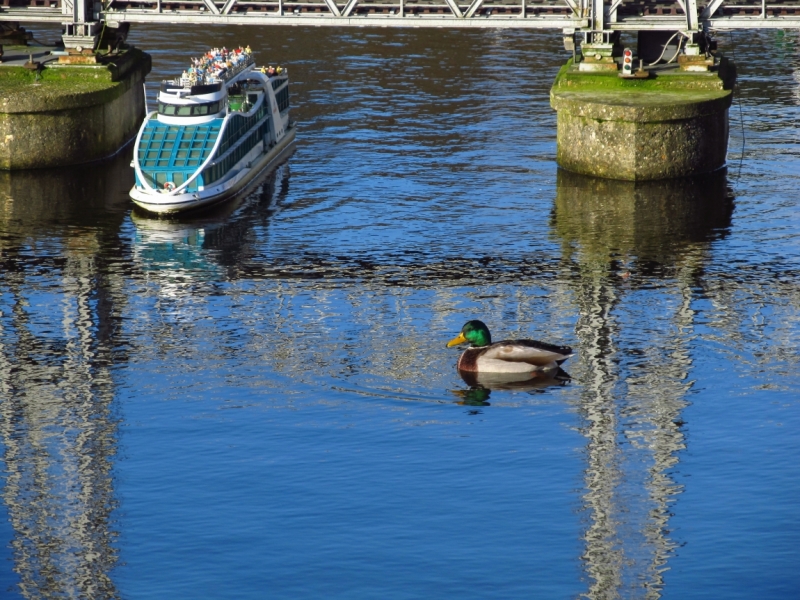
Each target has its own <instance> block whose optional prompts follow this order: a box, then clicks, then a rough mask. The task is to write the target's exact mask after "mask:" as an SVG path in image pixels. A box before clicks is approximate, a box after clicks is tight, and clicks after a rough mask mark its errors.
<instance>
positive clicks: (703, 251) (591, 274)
mask: <svg viewBox="0 0 800 600" xmlns="http://www.w3.org/2000/svg"><path fill="white" fill-rule="evenodd" d="M557 186H558V188H557V197H556V202H555V208H554V211H553V215H552V228H553V231H554V232H555V233H556V235H557V236H558V237H559V238H560V239H561V240H562V242H563V251H564V261H565V263H566V268H568V269H569V270H570V271H571V272H572V273H573V275H572V277H571V278H570V280H571V281H572V292H573V294H574V297H575V301H576V302H577V304H578V306H579V313H580V316H579V319H578V321H577V324H576V333H577V336H578V338H579V340H580V344H579V348H580V356H579V358H580V361H581V362H580V364H581V369H582V370H583V373H582V379H583V380H584V381H585V382H586V385H585V386H584V388H583V391H582V393H581V399H580V406H579V410H580V413H581V415H582V418H583V425H582V426H581V430H580V431H581V433H582V434H583V435H584V436H585V438H586V447H585V464H586V467H585V471H584V482H585V493H584V495H583V514H584V518H585V529H584V532H583V538H584V542H585V547H584V552H583V554H582V557H581V558H582V560H583V562H584V565H585V573H586V575H587V579H588V590H587V592H586V596H587V597H588V598H593V599H601V598H603V599H605V598H629V597H637V598H658V597H660V596H661V591H662V589H663V585H664V580H663V573H664V571H666V570H667V569H668V565H667V561H668V559H669V557H670V556H671V555H672V553H673V552H674V549H675V547H676V544H677V542H676V541H675V540H673V539H672V538H671V537H670V530H669V523H668V522H669V519H670V516H671V506H672V504H673V503H674V502H675V500H676V497H677V496H678V495H679V494H680V493H681V492H682V490H683V485H682V484H680V483H679V482H678V481H676V480H675V478H674V476H673V470H674V469H675V467H676V465H677V464H678V455H679V453H680V451H681V450H683V449H684V448H685V446H686V440H685V436H684V432H683V430H682V426H683V421H682V419H681V413H682V411H683V409H684V408H685V407H686V406H687V404H688V399H687V396H688V394H689V393H690V390H691V387H692V381H691V379H690V374H691V371H692V369H693V366H694V365H693V359H692V348H691V341H692V339H693V330H694V326H695V322H694V321H695V310H694V309H693V307H692V303H693V300H694V298H695V295H694V291H693V290H694V289H695V287H696V281H697V279H698V278H699V276H700V274H701V273H702V269H703V266H704V264H705V262H706V260H707V256H706V255H707V253H708V251H709V245H710V244H709V243H710V242H711V241H712V240H714V239H716V238H718V237H719V236H724V235H725V234H726V232H727V228H728V227H729V226H730V220H731V214H732V210H733V202H732V197H731V193H730V191H729V188H728V184H727V178H726V175H725V173H715V174H712V175H709V176H705V177H703V178H699V179H684V180H671V181H661V182H645V183H632V182H624V181H609V180H601V179H594V178H589V177H584V176H580V175H574V174H572V173H568V172H565V171H559V173H558V180H557ZM667 276H668V279H669V284H668V285H665V286H663V287H661V288H660V289H655V290H654V289H653V288H654V287H655V286H654V285H653V281H654V277H655V279H656V280H658V279H659V278H662V277H665V278H666V277H667ZM637 295H642V297H639V298H638V299H634V298H636V297H637ZM643 295H647V296H648V298H644V297H643ZM653 295H659V296H664V298H663V299H662V298H659V299H658V300H657V301H655V300H653V299H652V297H653ZM648 299H649V300H650V301H648ZM648 306H652V307H655V306H661V307H669V308H667V309H661V311H662V312H654V311H653V310H649V309H648Z"/></svg>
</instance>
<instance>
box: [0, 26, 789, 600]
mask: <svg viewBox="0 0 800 600" xmlns="http://www.w3.org/2000/svg"><path fill="white" fill-rule="evenodd" d="M274 29H275V28H272V29H270V28H264V29H262V28H258V29H246V28H219V29H218V30H215V31H216V32H218V36H217V38H218V39H219V41H218V42H215V43H214V44H213V45H222V44H226V45H228V46H232V45H234V44H235V43H249V44H251V45H252V46H254V47H258V48H259V49H260V50H259V51H261V52H264V54H267V52H269V53H270V55H276V58H277V61H280V62H289V67H290V73H291V75H292V85H293V87H292V94H293V96H292V97H293V103H294V106H295V107H296V109H295V113H294V116H295V117H296V118H297V119H298V121H299V122H300V123H301V132H300V134H299V139H298V149H297V152H296V154H295V155H293V156H292V157H291V158H290V159H289V160H288V162H287V163H285V164H283V165H281V166H280V167H279V168H278V169H276V170H275V171H274V172H272V173H270V174H267V175H266V176H265V177H264V179H263V180H262V181H261V182H260V184H259V186H258V187H257V189H255V190H254V191H253V192H252V193H250V194H247V195H246V196H243V197H242V198H239V199H238V200H237V201H236V202H232V203H229V204H226V205H224V206H222V207H220V208H218V209H216V210H214V211H211V212H207V213H203V214H199V215H193V216H190V217H180V218H173V219H155V218H151V217H149V216H147V215H144V214H141V213H139V212H136V211H134V210H132V209H131V205H130V202H129V200H128V198H127V191H128V189H129V187H130V185H131V184H132V181H133V178H132V173H131V170H130V167H129V165H128V163H129V160H130V154H129V152H130V150H128V151H127V152H126V153H123V154H121V155H120V156H119V157H117V158H116V159H114V160H112V161H110V162H108V163H105V164H103V165H94V166H91V167H81V168H78V169H70V170H64V171H48V172H41V173H38V172H37V173H14V174H7V173H6V174H2V173H0V262H1V264H2V271H0V385H2V389H1V391H2V399H1V402H0V416H1V417H2V419H1V420H0V444H2V451H3V461H4V472H3V476H4V479H3V487H2V498H3V505H4V507H5V511H6V513H7V517H8V525H5V526H4V525H2V524H0V534H2V537H0V541H2V543H3V544H5V546H4V548H3V549H2V550H0V560H2V559H7V560H2V564H0V581H2V584H3V586H4V589H7V590H9V593H10V594H11V595H12V597H14V595H18V596H21V597H24V598H39V597H87V598H98V597H125V598H164V597H187V598H200V597H230V596H231V595H234V596H236V597H242V598H261V597H263V596H264V594H265V593H267V592H265V590H267V591H268V593H269V594H270V595H271V597H275V598H320V597H325V598H348V599H351V598H374V597H381V598H409V597H435V596H442V595H444V596H448V597H449V596H455V595H458V596H459V597H464V598H468V597H476V598H477V597H508V598H523V597H546V598H562V597H588V598H593V599H597V600H600V599H606V598H658V597H662V596H663V597H669V596H672V597H680V598H684V597H691V596H692V594H693V593H694V591H696V590H703V589H710V590H714V593H715V594H717V592H718V594H717V595H719V596H720V597H726V598H734V597H739V598H746V597H751V596H752V594H751V593H750V592H752V590H754V589H755V590H759V591H762V590H766V592H765V594H764V595H763V596H764V597H769V598H783V597H787V596H788V591H789V590H793V589H796V585H795V584H796V583H798V580H797V575H796V574H793V572H794V566H795V565H794V564H793V562H792V561H791V560H790V557H791V556H793V554H791V549H792V548H793V547H794V545H795V544H794V542H796V539H795V537H796V536H794V533H795V532H796V528H794V529H793V528H792V527H791V526H787V525H786V524H787V523H792V522H796V521H797V519H796V517H797V516H798V515H797V513H796V502H795V498H796V495H797V493H798V488H797V481H798V480H800V477H798V475H800V474H798V471H797V469H798V467H797V464H798V462H797V460H796V457H797V453H798V451H799V450H798V447H797V442H796V440H795V437H794V436H793V435H792V433H791V432H792V431H795V430H796V429H797V427H798V426H800V423H798V418H797V416H796V414H797V403H796V398H797V397H798V391H800V381H799V380H798V375H797V373H798V372H800V370H798V368H797V367H798V366H800V356H798V353H797V349H796V347H795V346H796V344H795V343H794V340H795V339H796V337H797V333H798V330H800V323H798V320H797V315H798V314H800V295H799V294H798V286H797V277H798V276H800V273H798V269H799V268H800V267H798V265H799V264H800V250H798V247H797V244H796V240H797V237H798V232H800V223H798V221H797V218H796V214H797V212H796V208H797V201H796V194H795V195H794V196H793V195H792V194H794V192H795V190H796V182H797V173H798V172H800V169H798V168H797V165H798V154H797V152H796V141H795V142H793V143H790V141H788V140H789V138H790V137H791V136H789V135H788V134H787V129H788V128H790V126H791V125H790V123H793V122H794V121H793V120H792V119H794V116H795V115H797V103H796V97H795V92H796V89H794V88H792V89H789V90H788V91H787V89H786V88H784V87H780V86H779V87H780V89H778V88H775V97H774V102H775V106H777V107H778V108H779V109H780V111H783V112H782V113H781V114H783V113H785V115H784V117H782V118H783V119H784V120H783V121H781V122H780V123H777V124H776V120H775V119H773V120H771V121H770V122H769V123H765V122H762V121H759V120H758V119H756V118H755V117H754V116H753V117H749V118H751V119H752V120H753V122H752V124H749V122H747V123H748V124H747V126H748V127H750V129H748V132H751V131H754V130H755V131H761V129H760V128H762V127H766V128H769V129H771V130H774V132H775V134H774V135H773V136H772V137H770V139H767V137H766V136H765V137H764V138H761V139H758V137H757V136H756V140H755V141H754V142H753V144H758V145H757V146H755V148H756V149H754V150H752V151H751V153H748V154H747V156H746V157H745V158H744V160H743V162H742V168H741V170H738V169H737V171H736V173H735V174H734V173H725V172H719V173H715V174H712V175H710V176H707V177H703V178H697V179H688V180H677V181H667V182H655V183H637V184H633V183H627V182H617V181H606V180H597V179H592V178H586V177H582V176H577V175H574V174H570V173H567V172H563V171H559V170H557V169H556V167H555V165H554V162H553V160H554V151H555V144H554V135H555V133H554V132H555V119H554V116H553V114H552V111H551V110H550V108H549V106H548V105H547V90H548V89H549V85H550V83H551V82H552V78H553V76H554V74H555V70H556V69H557V67H558V65H559V64H560V62H561V57H559V56H557V55H556V54H554V53H553V51H552V50H553V48H555V47H557V44H559V43H560V37H559V36H554V37H552V38H548V37H543V36H531V35H530V34H527V33H522V32H463V33H455V32H430V31H423V30H420V31H403V32H396V31H386V32H375V31H368V32H367V31H365V32H353V31H346V32H336V31H332V30H324V31H323V30H313V29H304V28H297V29H295V28H292V29H291V30H288V31H280V32H279V33H280V35H277V34H276V32H275V30H274ZM136 35H138V36H139V39H140V40H141V42H142V43H146V45H147V46H148V49H151V48H152V49H153V53H154V57H155V59H156V62H155V65H156V71H155V73H154V75H153V76H152V77H151V79H152V80H157V79H158V78H159V77H160V76H162V75H165V74H172V73H173V72H174V70H175V67H176V65H183V62H184V55H185V54H186V53H187V52H188V53H189V54H190V55H191V53H192V52H194V53H197V52H199V50H200V49H202V48H203V47H205V46H206V45H208V44H209V40H208V36H207V35H205V34H203V35H199V34H198V33H197V32H194V33H193V32H191V31H188V30H186V29H184V28H180V29H179V28H149V29H147V30H145V29H143V28H142V29H140V30H139V31H138V33H136ZM770 35H772V34H770ZM771 40H772V38H770V37H769V36H768V35H767V34H763V35H760V36H756V37H755V38H753V40H749V43H753V44H756V47H757V48H760V46H758V45H759V44H761V45H764V46H766V47H767V48H769V47H771V46H770V44H771ZM137 43H138V42H137ZM759 51H761V50H759ZM780 51H781V52H783V53H784V55H786V56H792V54H791V53H788V54H787V50H786V39H785V38H782V42H781V45H780ZM737 53H741V52H739V51H737ZM787 60H788V59H787ZM742 64H743V77H745V78H746V77H747V76H748V75H747V65H748V64H749V62H748V61H743V63H742ZM768 66H769V68H772V69H773V70H774V69H777V67H776V64H775V63H770V65H768ZM794 68H795V69H796V68H797V67H796V65H795V67H794ZM771 76H772V77H773V78H779V77H781V76H782V75H780V73H779V72H778V71H773V72H772V75H771ZM754 77H755V78H756V79H758V76H757V75H754ZM787 77H791V76H790V75H787ZM759 81H760V80H759ZM742 85H743V86H746V83H743V84H742ZM772 89H773V86H771V85H762V83H759V84H758V85H757V86H755V87H754V88H751V90H750V91H746V92H745V98H746V99H747V98H749V97H751V96H753V95H755V96H757V98H755V99H753V102H754V103H755V102H756V100H757V101H758V102H761V101H762V100H764V99H765V98H766V101H772V99H771V98H772V97H771V96H769V94H770V93H772V92H771V91H770V90H772ZM765 95H766V96H765ZM750 114H752V113H750ZM787 119H788V120H787ZM732 130H733V128H732ZM792 144H794V145H792ZM732 148H733V143H732ZM764 149H766V150H764ZM762 150H764V152H767V153H771V156H776V157H780V160H777V159H776V160H773V161H771V162H770V161H764V160H763V157H762V155H761V154H762V152H761V151H762ZM732 152H733V150H732ZM466 318H481V319H482V320H485V321H486V322H487V323H489V324H490V327H491V328H492V331H493V333H494V332H496V334H497V336H498V339H500V336H501V335H502V337H505V338H514V337H535V338H536V339H543V340H550V341H554V342H558V343H567V344H570V345H571V346H572V347H573V348H574V349H575V350H576V356H575V357H574V358H571V359H570V362H569V363H567V364H565V366H566V367H568V371H569V374H568V375H567V374H566V373H565V372H563V371H560V372H558V373H554V374H551V375H548V376H545V375H542V374H537V375H534V376H531V377H529V378H526V379H523V380H509V379H507V378H499V377H491V376H489V377H487V376H485V375H478V376H470V375H462V376H461V377H459V374H458V373H457V372H456V371H455V369H454V365H455V361H456V357H457V354H452V353H446V352H443V351H442V346H443V344H444V342H445V341H446V340H447V339H449V338H451V337H452V332H453V331H457V330H458V327H460V326H461V324H462V323H463V322H464V321H465V320H466ZM454 400H455V403H456V404H457V405H458V406H453V404H454ZM678 498H680V502H678ZM4 527H5V528H4ZM723 547H724V548H727V549H729V551H727V552H719V549H720V548H723ZM751 548H757V549H758V552H759V556H764V557H765V558H764V559H763V560H761V561H760V562H759V559H757V557H756V558H753V557H751V558H748V559H745V558H743V556H746V553H747V552H749V551H750V549H751ZM476 556H479V557H480V559H479V560H476V559H475V557H476ZM787 557H788V558H787ZM389 572H391V577H389V576H388V575H387V573H389ZM732 574H733V575H732ZM6 582H10V583H6ZM231 582H236V584H235V586H233V585H232V584H231ZM697 595H699V594H697Z"/></svg>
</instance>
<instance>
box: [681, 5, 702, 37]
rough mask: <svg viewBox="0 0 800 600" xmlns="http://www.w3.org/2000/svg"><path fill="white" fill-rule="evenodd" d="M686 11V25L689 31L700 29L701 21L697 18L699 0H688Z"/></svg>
mask: <svg viewBox="0 0 800 600" xmlns="http://www.w3.org/2000/svg"><path fill="white" fill-rule="evenodd" d="M684 12H685V13H686V27H687V28H688V29H689V31H700V21H699V20H698V18H697V0H686V2H685V6H684Z"/></svg>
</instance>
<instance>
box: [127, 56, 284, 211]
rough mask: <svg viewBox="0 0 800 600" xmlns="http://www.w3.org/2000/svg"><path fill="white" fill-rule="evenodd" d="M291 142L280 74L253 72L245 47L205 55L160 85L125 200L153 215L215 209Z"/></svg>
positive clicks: (139, 142)
mask: <svg viewBox="0 0 800 600" xmlns="http://www.w3.org/2000/svg"><path fill="white" fill-rule="evenodd" d="M294 138H295V127H294V124H293V123H292V122H291V121H290V120H289V77H288V73H287V72H286V70H285V69H282V68H281V67H277V68H273V67H269V68H260V69H258V68H256V67H255V63H254V61H253V58H252V54H251V52H250V48H249V47H248V48H237V49H235V50H227V49H225V48H222V49H219V48H215V49H212V50H211V51H209V52H208V53H206V54H205V55H204V56H203V57H201V58H199V59H198V58H195V59H193V60H192V66H191V67H190V68H189V69H187V70H186V71H184V72H183V74H182V75H181V77H179V78H177V79H175V80H172V81H163V82H161V87H160V89H159V93H158V110H156V111H153V112H150V113H149V114H148V115H147V116H146V117H145V120H144V122H143V123H142V127H141V129H140V130H139V134H138V135H137V137H136V144H135V146H134V158H133V166H134V170H135V175H136V182H135V184H134V187H133V188H132V189H131V192H130V195H131V198H132V199H133V201H134V202H135V203H136V204H137V205H138V206H140V207H142V208H144V209H145V210H148V211H150V212H154V213H176V212H180V211H185V210H189V209H193V208H198V207H202V206H208V205H211V204H215V203H217V202H220V201H222V200H225V199H226V198H229V197H231V196H234V195H236V194H237V193H238V192H240V191H242V190H243V189H244V188H246V187H247V186H248V184H250V183H251V182H252V181H253V180H254V179H255V178H256V176H257V175H258V174H259V173H261V172H262V171H264V170H265V169H266V168H268V167H269V166H270V165H272V164H274V163H276V162H277V161H278V160H279V159H280V158H282V157H283V156H285V154H286V153H287V151H288V150H289V148H290V146H291V145H292V143H293V142H294Z"/></svg>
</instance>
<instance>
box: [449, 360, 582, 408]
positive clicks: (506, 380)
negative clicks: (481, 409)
mask: <svg viewBox="0 0 800 600" xmlns="http://www.w3.org/2000/svg"><path fill="white" fill-rule="evenodd" d="M458 374H459V375H461V379H463V380H464V383H466V384H467V385H468V386H469V389H468V390H453V393H454V394H455V395H456V396H458V397H459V400H458V401H457V402H456V404H461V405H463V406H489V405H490V403H489V396H490V395H491V393H492V391H494V390H510V391H517V392H540V391H543V390H544V389H545V388H548V387H550V386H554V385H560V386H563V385H566V384H567V382H568V381H570V379H572V378H571V377H570V376H569V373H567V372H566V371H564V370H563V369H562V368H561V367H558V368H557V369H555V370H548V371H534V372H532V373H475V372H471V371H459V372H458Z"/></svg>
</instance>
